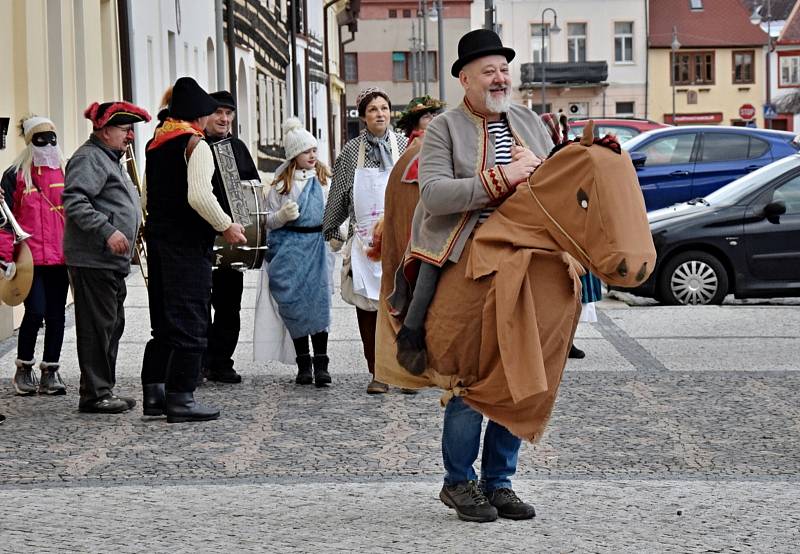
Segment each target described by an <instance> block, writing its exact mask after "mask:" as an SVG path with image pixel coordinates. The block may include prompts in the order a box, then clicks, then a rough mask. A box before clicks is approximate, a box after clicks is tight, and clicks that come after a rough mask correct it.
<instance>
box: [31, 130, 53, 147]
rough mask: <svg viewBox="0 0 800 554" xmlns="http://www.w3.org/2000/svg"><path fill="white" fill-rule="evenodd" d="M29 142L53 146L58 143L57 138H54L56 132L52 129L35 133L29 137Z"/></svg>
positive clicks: (35, 144) (36, 144)
mask: <svg viewBox="0 0 800 554" xmlns="http://www.w3.org/2000/svg"><path fill="white" fill-rule="evenodd" d="M31 143H32V144H33V145H34V146H47V145H48V144H51V145H53V146H55V145H57V144H58V138H56V134H55V132H53V131H45V132H43V133H36V134H35V135H33V137H32V138H31Z"/></svg>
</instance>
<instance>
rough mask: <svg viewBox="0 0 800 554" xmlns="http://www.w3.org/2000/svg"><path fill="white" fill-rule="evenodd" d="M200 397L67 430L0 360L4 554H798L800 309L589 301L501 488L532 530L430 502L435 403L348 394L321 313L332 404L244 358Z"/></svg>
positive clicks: (348, 348)
mask: <svg viewBox="0 0 800 554" xmlns="http://www.w3.org/2000/svg"><path fill="white" fill-rule="evenodd" d="M253 277H254V276H252V275H250V276H248V280H247V282H248V284H249V285H250V286H249V287H248V288H247V289H246V295H245V302H244V303H245V306H246V307H247V308H246V309H245V312H244V314H243V327H244V328H243V331H242V343H241V345H240V347H239V349H238V350H237V367H238V368H239V369H240V371H241V372H242V373H243V374H244V376H245V379H244V383H242V384H241V385H215V384H212V385H207V386H205V387H203V388H202V389H200V390H199V392H198V396H199V397H200V398H201V399H202V400H204V401H208V402H210V403H216V404H217V405H219V406H220V407H222V410H223V417H222V418H221V419H220V420H218V421H214V422H208V423H200V424H187V425H167V424H166V423H165V422H164V420H163V419H158V418H143V417H142V416H141V411H140V410H139V411H133V412H129V413H126V414H120V415H114V416H93V415H88V414H79V413H78V412H77V409H76V408H77V392H76V391H77V381H78V369H77V362H76V359H75V353H74V352H75V345H74V341H75V336H74V326H73V325H72V323H71V321H72V319H71V317H70V318H69V319H68V326H69V328H68V330H67V338H66V343H65V345H64V359H63V360H62V361H63V373H64V376H65V378H66V381H67V385H68V387H69V389H70V393H69V394H68V395H67V396H65V397H59V398H19V397H15V396H13V394H12V392H11V387H10V381H9V377H10V375H11V373H12V369H11V368H12V366H13V360H14V358H15V354H16V339H15V338H12V339H9V340H6V341H4V342H2V343H0V367H5V368H7V369H6V370H5V371H4V372H3V379H0V413H4V414H6V416H8V420H7V421H6V422H5V423H4V424H3V425H0V506H3V508H4V510H3V512H4V514H3V517H2V518H0V552H32V551H36V552H39V551H41V552H48V551H52V552H56V551H58V552H64V551H77V552H100V551H110V550H112V549H113V550H115V551H119V552H141V551H143V550H152V551H156V552H166V551H170V552H189V551H191V552H216V551H231V552H238V551H253V552H264V551H267V552H290V551H291V552H295V551H297V552H305V551H313V552H327V551H369V552H381V551H397V552H424V551H434V550H436V551H445V552H451V551H453V552H455V551H460V552H464V551H479V550H484V551H489V552H495V551H497V552H504V551H526V552H538V551H542V552H739V551H741V552H754V551H755V552H795V551H797V546H798V545H800V531H798V529H800V500H798V498H800V402H798V392H797V391H798V390H800V371H798V369H800V367H799V366H798V362H797V354H798V352H800V307H798V306H797V305H794V304H792V303H787V304H777V305H775V303H774V302H770V303H763V304H752V303H751V304H746V305H730V306H723V307H697V308H685V307H682V308H668V307H660V306H647V307H643V306H628V305H627V304H624V303H622V302H618V301H604V302H603V303H602V305H601V309H600V312H599V314H600V321H599V322H598V323H597V324H594V325H586V326H584V325H582V326H581V327H579V332H578V336H577V338H576V344H577V345H578V346H579V347H581V348H584V349H585V350H586V351H587V358H586V359H584V360H573V361H570V364H569V365H568V368H567V372H566V374H565V380H564V383H563V386H562V388H561V392H560V395H559V399H558V402H557V405H556V409H555V412H554V415H553V419H552V422H551V424H550V428H549V432H548V434H547V435H546V436H545V437H544V438H543V440H542V441H541V442H540V443H539V444H537V445H528V444H526V445H523V448H522V452H521V454H520V463H519V472H518V474H517V477H516V479H515V489H516V490H517V491H518V492H519V493H520V495H521V496H523V498H525V499H527V500H530V501H532V502H534V503H535V504H536V506H537V511H538V516H537V518H536V519H535V520H533V521H528V522H509V521H499V522H497V523H493V524H487V525H476V524H467V523H463V522H460V521H459V520H457V518H456V517H455V514H454V513H453V512H452V511H450V510H448V509H447V508H446V507H445V506H444V505H442V504H441V503H440V502H439V500H438V498H437V495H438V491H439V488H440V486H441V485H440V482H441V474H442V467H441V456H440V443H439V439H440V432H441V408H440V407H439V406H438V396H439V395H438V393H437V392H436V391H433V390H429V391H424V392H422V393H421V394H418V395H416V396H407V395H403V394H400V393H399V391H396V390H393V391H392V392H391V393H390V394H388V395H386V396H377V397H373V396H367V395H366V394H364V387H365V385H366V382H367V379H366V376H365V374H366V370H365V368H364V363H363V361H362V358H361V353H360V343H359V341H358V331H357V327H356V323H355V317H354V313H353V312H354V311H353V310H352V308H349V307H347V306H345V305H344V304H342V303H341V302H340V301H337V303H336V307H335V309H334V311H335V314H334V329H333V331H332V334H331V339H332V341H331V345H330V352H331V358H332V360H331V370H332V373H333V377H334V386H332V387H331V388H330V389H320V390H318V389H314V388H313V387H312V388H308V387H297V386H295V385H294V384H293V382H292V376H293V368H291V367H289V366H283V365H281V364H267V365H266V366H264V365H263V364H255V363H254V362H252V361H250V359H251V352H252V345H251V343H250V342H249V340H250V337H251V333H252V321H251V319H252V318H251V317H250V314H251V313H252V312H251V310H252V305H253V298H254V289H253V288H252V287H253V283H254V279H253ZM129 287H130V288H129V298H128V302H127V303H126V306H127V320H128V327H127V329H126V334H125V337H124V339H123V340H124V342H123V344H122V345H121V348H120V367H119V368H118V385H117V391H118V392H119V393H120V394H125V393H129V394H131V395H132V396H136V397H137V398H138V397H140V395H141V387H140V385H139V383H138V373H139V369H140V366H139V364H140V362H141V352H142V349H143V346H144V342H145V341H146V339H147V335H148V328H147V311H146V297H145V291H144V289H143V287H142V286H141V280H140V278H139V277H138V276H133V277H132V278H131V279H130V281H129Z"/></svg>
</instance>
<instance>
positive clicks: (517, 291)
mask: <svg viewBox="0 0 800 554" xmlns="http://www.w3.org/2000/svg"><path fill="white" fill-rule="evenodd" d="M586 128H587V130H586V131H585V136H586V137H587V138H586V139H581V141H580V142H578V141H575V142H571V143H566V144H565V145H561V146H559V147H556V148H555V149H554V150H553V152H552V153H551V154H550V157H549V158H548V159H547V160H546V161H545V162H544V163H542V165H541V166H540V167H539V168H538V169H537V170H536V172H535V173H534V174H533V175H532V176H531V178H530V179H529V181H528V182H527V183H523V184H521V185H519V186H518V187H517V190H516V191H515V192H514V193H513V194H512V195H511V196H510V197H509V198H508V199H507V200H506V201H505V202H503V204H502V205H501V206H500V207H499V208H498V209H497V210H496V211H495V212H494V213H493V214H492V215H491V216H490V217H489V218H488V219H487V221H486V222H485V223H484V224H483V225H481V226H480V227H479V228H478V229H477V230H476V231H475V232H474V234H473V237H472V238H471V239H470V240H469V241H468V243H467V246H466V247H465V251H464V255H462V256H461V259H460V260H459V262H458V263H457V264H447V265H445V267H444V270H443V272H442V274H441V277H440V279H439V283H438V286H437V290H436V294H435V296H434V299H433V302H432V303H431V306H430V309H429V311H428V316H427V319H426V322H425V329H426V334H427V340H426V344H427V349H428V360H429V364H428V365H429V369H428V370H427V371H426V372H425V373H424V374H423V375H421V376H420V377H414V376H412V375H411V374H409V373H408V372H407V371H405V370H404V369H403V368H402V367H400V366H399V365H398V364H397V362H396V359H395V358H396V352H395V336H396V334H397V331H398V329H399V328H400V324H401V321H400V320H398V319H397V318H395V317H393V316H391V315H389V311H388V309H387V303H386V297H387V296H388V295H389V294H390V293H391V291H392V288H393V284H394V283H393V276H394V274H395V270H396V268H398V267H399V266H400V264H402V263H403V261H404V259H403V254H404V252H405V247H406V244H407V242H408V232H409V231H408V229H409V222H410V221H411V216H410V214H411V213H412V212H413V206H411V207H410V208H409V205H410V200H411V199H412V198H414V193H416V194H417V195H418V191H416V190H412V189H411V188H410V187H413V189H416V186H414V185H413V184H410V183H404V182H403V181H402V176H403V174H404V168H405V167H406V166H407V165H408V163H409V162H411V161H412V160H413V157H414V154H413V151H407V152H406V153H405V154H404V156H403V157H402V158H401V159H400V161H398V163H397V166H396V167H395V170H394V171H393V173H392V176H391V178H390V179H389V184H388V186H387V190H386V197H387V201H386V210H385V227H384V236H383V256H382V264H383V280H382V282H381V306H380V309H379V320H378V330H377V332H378V340H377V345H378V350H377V356H376V378H377V379H379V380H380V381H383V382H386V383H390V384H393V385H397V386H400V387H411V388H420V387H425V386H438V387H440V388H443V389H445V391H446V392H445V395H444V396H443V398H442V401H443V403H446V402H447V401H448V400H449V399H450V398H451V397H452V396H453V395H458V396H463V397H464V401H465V402H466V403H467V404H468V405H470V406H471V407H472V408H474V409H475V410H477V411H478V412H480V413H481V414H483V415H485V416H486V417H488V418H489V419H492V420H494V421H496V422H497V423H500V424H501V425H503V426H505V427H507V428H508V429H509V431H511V432H512V433H513V434H515V435H516V436H518V437H521V438H524V439H527V440H531V441H533V440H538V439H539V438H540V437H541V435H542V432H543V431H544V428H545V426H546V424H547V421H548V419H549V417H550V413H551V411H552V408H553V404H554V402H555V398H556V393H557V392H558V386H559V384H560V382H561V375H562V373H563V370H564V366H565V365H566V361H567V353H568V351H569V346H570V344H571V343H572V337H573V335H574V333H575V328H576V326H577V322H578V315H579V313H580V293H581V290H580V286H581V285H580V280H579V279H578V277H579V275H580V274H582V273H583V271H584V269H583V268H584V267H586V268H588V269H590V270H591V271H592V272H594V273H595V274H596V275H598V276H599V277H600V279H602V280H603V281H604V282H606V283H608V284H611V285H617V286H634V285H637V284H639V283H641V282H643V281H644V280H645V279H646V278H647V277H648V276H649V275H650V272H651V271H652V269H653V267H654V264H655V249H654V247H653V242H652V238H651V235H650V229H649V226H648V223H647V216H646V212H645V207H644V201H643V199H642V193H641V190H640V189H639V183H638V180H637V178H636V172H635V171H634V169H633V164H632V163H631V160H630V157H629V156H628V154H627V153H626V152H623V151H621V150H620V148H619V144H618V143H617V142H616V141H615V140H614V139H611V138H609V137H606V138H605V139H602V140H594V141H593V140H592V129H591V124H589V125H587V127H586ZM403 187H406V188H405V189H404V188H403ZM395 196H402V197H403V199H404V200H403V201H398V202H395V200H394V197H395Z"/></svg>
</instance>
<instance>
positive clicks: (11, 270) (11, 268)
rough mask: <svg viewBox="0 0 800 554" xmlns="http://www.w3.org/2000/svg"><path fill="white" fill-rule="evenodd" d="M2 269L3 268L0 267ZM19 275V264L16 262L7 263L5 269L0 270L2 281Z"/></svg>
mask: <svg viewBox="0 0 800 554" xmlns="http://www.w3.org/2000/svg"><path fill="white" fill-rule="evenodd" d="M0 268H2V266H0ZM16 274H17V264H15V263H14V262H5V268H4V269H0V279H9V280H11V279H13V278H14V275H16Z"/></svg>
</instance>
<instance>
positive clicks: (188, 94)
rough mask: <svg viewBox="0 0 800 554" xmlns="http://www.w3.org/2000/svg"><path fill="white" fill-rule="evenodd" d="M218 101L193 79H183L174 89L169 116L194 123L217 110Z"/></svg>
mask: <svg viewBox="0 0 800 554" xmlns="http://www.w3.org/2000/svg"><path fill="white" fill-rule="evenodd" d="M218 106H219V104H217V101H216V100H214V99H213V98H212V97H211V95H210V94H208V93H207V92H206V91H205V90H203V87H201V86H200V85H198V84H197V81H195V80H194V79H192V78H191V77H181V78H180V79H178V80H177V81H175V85H174V86H173V87H172V99H171V100H170V101H169V116H170V117H173V118H175V119H182V120H184V121H194V120H195V119H197V118H199V117H203V116H206V115H211V114H212V113H214V112H215V111H216V110H217V107H218Z"/></svg>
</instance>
